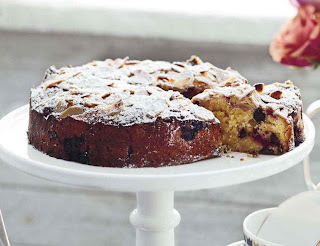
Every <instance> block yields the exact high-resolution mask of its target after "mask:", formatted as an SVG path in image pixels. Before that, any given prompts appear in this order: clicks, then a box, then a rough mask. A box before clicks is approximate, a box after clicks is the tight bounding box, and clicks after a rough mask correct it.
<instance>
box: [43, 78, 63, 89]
mask: <svg viewBox="0 0 320 246" xmlns="http://www.w3.org/2000/svg"><path fill="white" fill-rule="evenodd" d="M64 81H66V80H65V79H63V80H59V81H56V82H53V83H51V84H48V85H47V86H46V89H49V88H52V87H56V86H57V85H59V84H61V83H62V82H64Z"/></svg>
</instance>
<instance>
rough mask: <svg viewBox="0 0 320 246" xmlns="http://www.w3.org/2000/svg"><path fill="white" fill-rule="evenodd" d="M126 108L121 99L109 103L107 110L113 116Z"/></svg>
mask: <svg viewBox="0 0 320 246" xmlns="http://www.w3.org/2000/svg"><path fill="white" fill-rule="evenodd" d="M123 109H124V105H123V101H122V100H121V99H120V100H119V101H116V102H114V103H113V104H111V105H109V106H108V107H107V108H106V110H107V113H108V115H110V116H113V115H116V114H119V113H120V112H121V111H122V110H123Z"/></svg>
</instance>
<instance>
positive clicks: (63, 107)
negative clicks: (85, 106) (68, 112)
mask: <svg viewBox="0 0 320 246" xmlns="http://www.w3.org/2000/svg"><path fill="white" fill-rule="evenodd" d="M65 109H66V107H65V106H62V101H59V102H58V103H57V105H56V106H55V108H54V112H57V113H60V112H62V111H63V110H65Z"/></svg>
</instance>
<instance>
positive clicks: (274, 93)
mask: <svg viewBox="0 0 320 246" xmlns="http://www.w3.org/2000/svg"><path fill="white" fill-rule="evenodd" d="M270 96H271V97H272V98H274V99H277V100H279V99H280V98H281V96H282V91H275V92H272V93H271V95H270Z"/></svg>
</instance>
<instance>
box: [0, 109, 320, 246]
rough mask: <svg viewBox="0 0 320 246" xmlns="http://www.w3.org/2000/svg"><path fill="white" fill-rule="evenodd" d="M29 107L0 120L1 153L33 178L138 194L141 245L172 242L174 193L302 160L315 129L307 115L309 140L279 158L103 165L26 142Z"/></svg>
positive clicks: (253, 176) (135, 216)
mask: <svg viewBox="0 0 320 246" xmlns="http://www.w3.org/2000/svg"><path fill="white" fill-rule="evenodd" d="M28 110H29V109H28V106H23V107H21V108H19V109H17V110H15V111H13V112H11V113H10V114H8V115H7V116H5V117H4V118H3V119H2V120H1V121H0V157H1V159H3V161H4V162H6V163H8V164H10V165H12V166H14V167H16V168H18V169H20V170H22V171H24V172H26V173H29V174H32V175H34V176H38V177H41V178H44V179H48V180H53V181H56V182H60V183H65V184H71V185H76V186H82V187H87V188H95V189H104V190H113V191H126V192H135V193H136V194H137V209H135V210H134V211H133V212H132V213H131V216H130V221H131V223H132V224H133V226H134V227H135V228H136V245H138V246H173V245H174V228H175V227H176V226H177V225H178V224H179V222H180V215H179V213H178V212H177V211H176V210H175V209H174V191H182V190H184V191H185V190H199V189H208V188H218V187H223V186H228V185H235V184H240V183H244V182H248V181H253V180H257V179H261V178H264V177H268V176H270V175H273V174H276V173H279V172H282V171H284V170H286V169H288V168H290V167H292V166H294V165H296V164H297V163H299V162H301V161H302V160H303V159H304V158H305V157H306V156H307V155H308V154H309V153H310V152H311V150H312V148H313V145H314V138H315V129H314V126H313V124H312V122H311V121H310V119H309V118H308V117H307V116H305V115H304V124H305V134H306V140H305V142H304V143H302V144H301V145H300V146H299V147H297V148H295V149H294V150H293V151H291V152H289V153H286V154H284V155H281V156H266V155H260V156H259V157H257V158H250V157H247V155H246V154H242V153H230V154H229V156H232V157H233V158H231V157H228V156H222V157H220V158H213V159H209V160H203V161H199V162H195V163H192V164H187V165H180V166H173V167H163V168H140V169H139V168H131V169H130V168H105V167H94V166H89V165H82V164H79V163H74V162H69V161H64V160H58V159H55V158H52V157H49V156H47V155H45V154H42V153H40V152H39V151H37V150H35V149H34V148H32V147H31V146H30V145H29V144H28V140H27V134H26V131H27V126H28Z"/></svg>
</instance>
